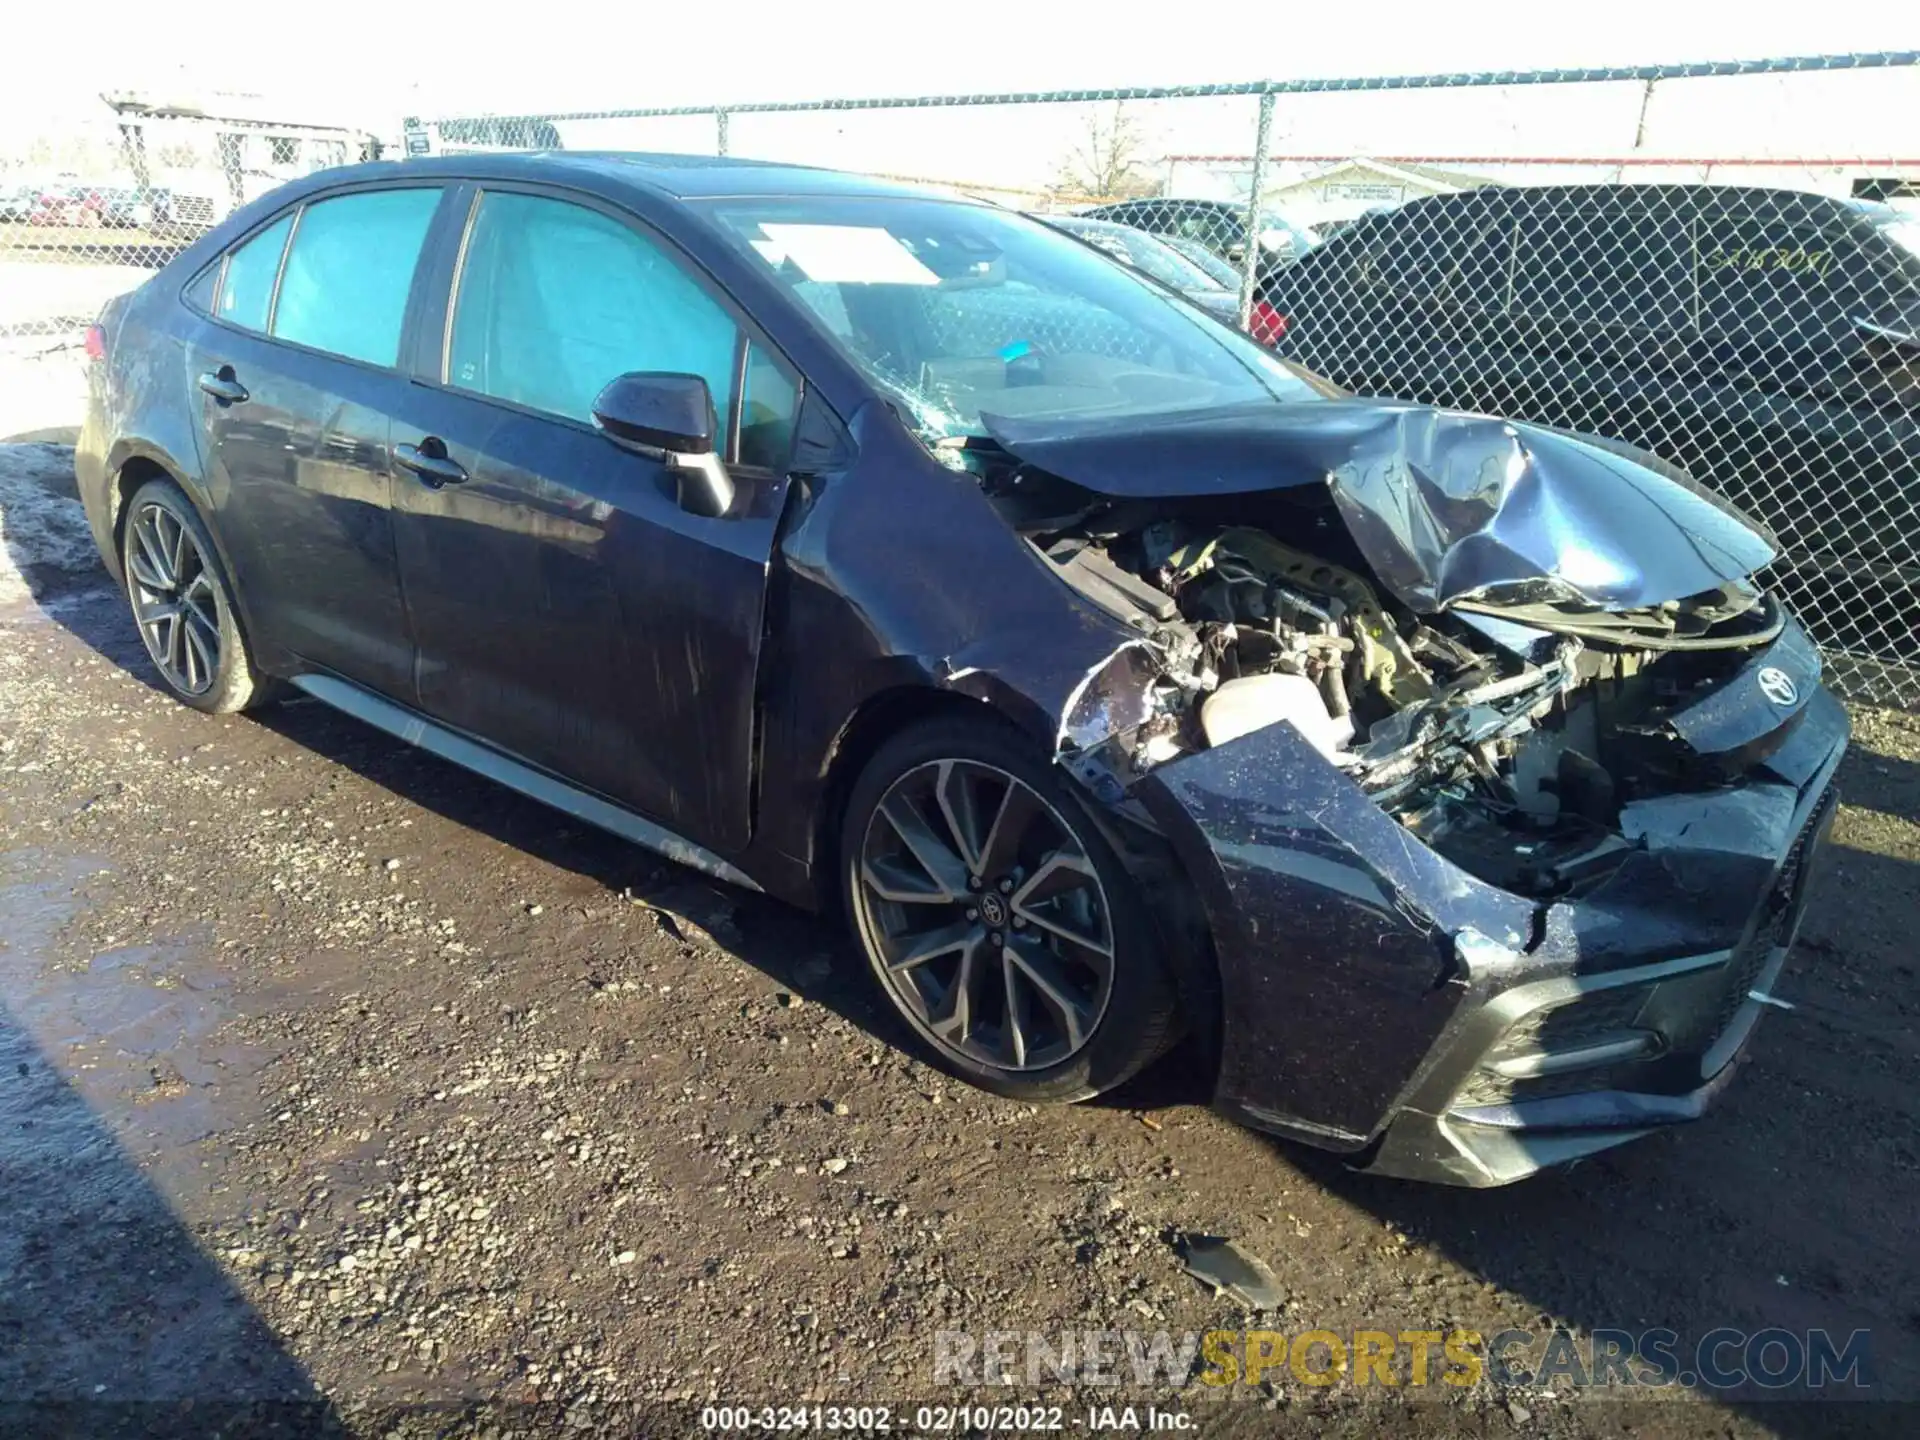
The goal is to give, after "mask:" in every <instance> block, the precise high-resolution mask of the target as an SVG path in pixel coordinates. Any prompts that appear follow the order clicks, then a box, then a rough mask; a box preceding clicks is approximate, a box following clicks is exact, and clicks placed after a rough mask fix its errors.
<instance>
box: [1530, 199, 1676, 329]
mask: <svg viewBox="0 0 1920 1440" xmlns="http://www.w3.org/2000/svg"><path fill="white" fill-rule="evenodd" d="M1693 236H1694V226H1693V223H1692V219H1691V217H1690V215H1689V214H1687V213H1686V212H1685V211H1684V209H1683V208H1681V207H1677V206H1675V205H1673V204H1671V203H1666V204H1661V203H1649V202H1648V201H1646V200H1645V199H1643V198H1642V197H1640V196H1636V195H1634V194H1632V193H1631V188H1630V187H1628V188H1627V189H1623V190H1621V191H1616V192H1598V193H1593V192H1587V193H1579V194H1576V195H1574V196H1573V197H1571V198H1570V199H1566V198H1565V197H1560V196H1546V197H1543V199H1542V201H1541V202H1538V203H1535V204H1533V205H1531V206H1529V207H1528V208H1527V209H1526V210H1525V211H1524V212H1523V213H1522V215H1521V217H1520V222H1519V227H1518V236H1517V238H1518V245H1519V254H1518V256H1517V257H1516V264H1515V267H1514V286H1513V299H1512V306H1511V308H1512V309H1513V311H1514V312H1515V313H1517V314H1519V315H1522V316H1526V317H1528V318H1530V319H1535V320H1541V321H1549V322H1555V323H1562V324H1571V325H1574V326H1577V327H1588V326H1593V327H1607V328H1626V329H1637V330H1663V331H1679V330H1684V329H1687V328H1688V327H1689V326H1690V325H1691V323H1692V317H1693V308H1694V288H1693V283H1694V282H1693V274H1694V259H1693V252H1694V239H1693Z"/></svg>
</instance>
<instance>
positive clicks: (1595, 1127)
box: [1140, 687, 1847, 1185]
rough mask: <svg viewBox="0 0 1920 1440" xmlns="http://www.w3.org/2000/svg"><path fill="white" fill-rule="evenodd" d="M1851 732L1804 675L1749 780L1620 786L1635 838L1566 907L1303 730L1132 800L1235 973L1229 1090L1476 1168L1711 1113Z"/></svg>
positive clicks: (1409, 1156) (1515, 1166)
mask: <svg viewBox="0 0 1920 1440" xmlns="http://www.w3.org/2000/svg"><path fill="white" fill-rule="evenodd" d="M1809 688H1811V687H1809ZM1803 693H1804V692H1803ZM1846 740H1847V720H1846V714H1845V712H1844V711H1843V710H1842V709H1841V708H1840V706H1839V704H1838V703H1837V702H1836V701H1834V699H1833V698H1832V697H1831V696H1830V695H1828V694H1827V693H1826V692H1825V691H1824V690H1817V689H1814V690H1813V691H1812V694H1811V697H1810V698H1809V699H1807V701H1806V703H1805V704H1804V707H1803V709H1802V711H1801V713H1800V715H1799V717H1798V720H1797V723H1795V724H1794V726H1793V728H1792V730H1791V731H1790V733H1789V734H1788V736H1787V738H1786V740H1785V741H1784V743H1782V744H1781V745H1780V746H1779V748H1778V749H1777V750H1775V751H1774V753H1773V754H1772V755H1771V756H1769V757H1768V758H1767V759H1766V760H1765V761H1764V762H1762V763H1761V764H1760V765H1759V766H1758V767H1756V768H1755V769H1754V770H1753V771H1752V772H1750V774H1749V775H1748V777H1747V779H1746V780H1745V781H1744V782H1743V783H1742V784H1740V785H1738V786H1735V787H1730V788H1727V789H1724V790H1720V791H1716V792H1713V793H1710V794H1705V795H1698V796H1692V797H1687V802H1686V804H1685V806H1684V807H1681V806H1676V805H1674V804H1673V803H1672V797H1670V798H1669V799H1666V800H1661V801H1657V802H1650V804H1649V806H1648V808H1647V812H1646V813H1645V814H1644V815H1634V814H1632V812H1633V811H1634V809H1635V807H1632V806H1629V807H1628V811H1629V816H1628V818H1629V819H1630V820H1632V821H1634V822H1635V823H1636V827H1637V830H1638V833H1639V838H1640V843H1641V848H1639V849H1637V850H1635V851H1634V852H1632V853H1631V854H1630V855H1629V856H1628V857H1627V858H1626V859H1625V860H1624V861H1623V862H1622V863H1621V865H1620V866H1619V868H1618V869H1617V870H1616V871H1614V872H1613V873H1612V874H1611V875H1610V876H1609V877H1608V878H1607V879H1606V880H1605V881H1604V882H1603V883H1602V884H1600V885H1599V886H1598V887H1597V888H1595V889H1593V890H1592V891H1590V892H1588V893H1586V894H1584V895H1582V896H1581V897H1580V898H1579V899H1577V900H1565V901H1558V902H1552V903H1542V902H1536V901H1532V900H1528V899H1524V898H1522V897H1520V896H1516V895H1511V894H1508V893H1507V892H1505V891H1503V890H1499V889H1497V888H1495V887H1493V886H1490V885H1487V884H1485V883H1484V882H1482V881H1480V880H1477V879H1475V878H1474V877H1473V876H1471V875H1469V874H1467V873H1466V872H1465V871H1463V870H1461V869H1459V868H1458V867H1456V866H1454V865H1453V864H1451V863H1450V862H1448V861H1446V860H1444V859H1442V858H1441V857H1440V856H1439V855H1437V854H1435V853H1434V852H1433V851H1431V850H1429V849H1428V848H1427V847H1426V846H1424V845H1422V844H1421V843H1420V842H1419V841H1418V840H1417V839H1416V838H1415V837H1414V836H1412V835H1411V834H1409V833H1408V832H1407V831H1406V830H1405V829H1404V828H1403V827H1402V826H1401V825H1400V824H1399V823H1398V822H1397V821H1395V820H1394V819H1393V818H1392V817H1391V816H1390V815H1388V814H1386V813H1385V812H1384V811H1382V810H1381V809H1379V808H1378V807H1377V806H1376V805H1375V804H1374V803H1373V802H1372V801H1371V800H1370V799H1368V797H1367V796H1366V795H1365V794H1364V793H1362V792H1361V790H1360V789H1359V788H1358V787H1357V786H1355V785H1354V784H1353V783H1352V782H1351V781H1349V780H1348V779H1347V778H1346V777H1345V776H1344V775H1342V774H1340V773H1339V772H1338V771H1336V770H1334V769H1333V768H1332V767H1331V766H1329V765H1328V764H1327V763H1326V762H1325V761H1324V760H1323V759H1322V758H1321V757H1320V756H1319V754H1318V753H1317V752H1315V751H1314V750H1313V748H1312V747H1311V746H1309V745H1308V744H1307V743H1306V742H1305V741H1304V740H1302V739H1301V738H1300V737H1299V736H1298V735H1297V734H1296V733H1295V732H1294V731H1293V730H1291V729H1290V728H1289V727H1287V726H1284V725H1275V726H1269V727H1268V728H1266V729H1264V730H1260V731H1257V732H1255V733H1254V734H1252V735H1249V736H1246V737H1244V738H1243V739H1241V740H1237V741H1235V742H1233V743H1231V744H1229V745H1224V746H1220V747H1218V748H1216V749H1212V750H1208V751H1204V752H1202V753H1200V754H1197V755H1192V756H1188V757H1185V758H1183V759H1181V760H1178V761H1175V762H1173V763H1171V764H1168V765H1164V766H1162V767H1160V768H1159V769H1157V770H1155V771H1154V772H1152V773H1151V774H1150V775H1149V776H1147V777H1146V780H1145V782H1144V784H1143V785H1142V787H1141V790H1140V795H1141V798H1142V799H1143V800H1144V801H1145V803H1146V804H1147V806H1148V808H1149V810H1150V811H1151V812H1152V813H1153V815H1154V817H1155V819H1156V821H1157V822H1158V823H1159V825H1160V827H1161V828H1162V830H1163V831H1164V832H1165V833H1166V835H1167V836H1168V838H1169V840H1170V841H1171V843H1172V844H1173V846H1174V848H1175V850H1176V852H1177V853H1178V854H1179V855H1180V858H1181V859H1182V861H1183V863H1184V864H1185V866H1186V869H1187V872H1188V874H1189V875H1190V876H1192V877H1193V879H1194V882H1195V885H1196V887H1197V889H1198V891H1199V896H1200V901H1201V904H1202V906H1203V908H1204V910H1205V912H1206V917H1207V921H1208V924H1209V927H1210V929H1211V931H1212V936H1213V942H1214V950H1215V954H1216V958H1217V960H1218V964H1219V970H1220V999H1221V1006H1220V1008H1221V1014H1222V1023H1221V1042H1220V1043H1221V1055H1220V1071H1219V1081H1218V1087H1217V1090H1216V1097H1215V1098H1216V1104H1217V1105H1218V1106H1219V1108H1221V1109H1222V1110H1224V1111H1226V1112H1227V1113H1229V1114H1231V1115H1233V1116H1234V1117H1236V1118H1238V1119H1240V1120H1242V1121H1244V1122H1245V1123H1248V1124H1250V1125H1253V1126H1255V1127H1258V1128H1260V1129H1265V1130H1270V1131H1273V1132H1275V1133H1278V1134H1283V1135H1289V1136H1293V1137H1295V1138H1299V1139H1303V1140H1307V1141H1309V1142H1311V1143H1314V1144H1317V1145H1321V1146H1324V1147H1327V1148H1331V1149H1336V1150H1341V1151H1346V1152H1348V1153H1350V1154H1351V1155H1352V1156H1353V1158H1354V1161H1355V1163H1356V1164H1359V1165H1362V1166H1364V1167H1365V1168H1368V1169H1372V1170H1375V1171H1378V1172H1381V1173H1385V1174H1391V1175H1399V1176H1406V1177H1410V1178H1418V1179H1425V1180H1439V1181H1446V1182H1450V1183H1453V1184H1463V1185H1498V1184H1503V1183H1506V1182H1507V1181H1510V1180H1517V1179H1519V1178H1521V1177H1523V1176H1525V1175H1529V1174H1531V1173H1533V1172H1534V1171H1536V1170H1538V1169H1540V1168H1541V1167H1543V1166H1546V1165H1552V1164H1557V1163H1562V1162H1565V1161H1568V1160H1573V1159H1577V1158H1579V1157H1580V1156H1583V1155H1588V1154H1592V1153H1593V1152H1595V1151H1598V1150H1602V1149H1605V1148H1607V1147H1609V1146H1612V1145H1617V1144H1620V1143H1622V1142H1623V1141H1626V1140H1631V1139H1634V1138H1636V1137H1638V1136H1641V1135H1644V1134H1646V1133H1648V1132H1649V1131H1650V1130H1653V1129H1655V1128H1657V1127H1659V1126H1662V1125H1668V1124H1672V1123H1675V1122H1677V1121H1681V1120H1690V1119H1693V1118H1695V1117H1697V1116H1698V1115H1699V1114H1700V1113H1701V1112H1702V1111H1703V1110H1704V1109H1705V1108H1706V1106H1707V1105H1708V1104H1709V1103H1710V1102H1711V1101H1712V1100H1713V1098H1714V1097H1715V1095H1717V1094H1718V1092H1719V1091H1720V1090H1721V1089H1722V1088H1723V1087H1724V1086H1725V1084H1726V1082H1727V1081H1728V1079H1729V1078H1730V1076H1731V1074H1732V1072H1733V1069H1734V1068H1735V1067H1734V1061H1735V1058H1736V1057H1737V1055H1738V1053H1739V1051H1740V1048H1741V1046H1742V1045H1743V1044H1744V1042H1745V1040H1746V1038H1747V1036H1748V1035H1749V1034H1750V1033H1751V1031H1752V1028H1753V1025H1754V1022H1755V1021H1756V1019H1757V1018H1758V1016H1759V1015H1760V1013H1761V1012H1762V1011H1763V1009H1764V1008H1765V1007H1766V999H1765V997H1766V996H1767V993H1768V988H1769V987H1770V986H1771V985H1772V984H1773V981H1774V978H1775V976H1777V974H1778V973H1779V971H1780V969H1781V967H1782V965H1783V964H1784V963H1785V960H1786V955H1787V950H1788V947H1789V946H1790V945H1791V943H1792V940H1793V936H1794V932H1795V930H1796V928H1797V926H1798V923H1799V917H1800V912H1801V908H1802V906H1803V905H1804V902H1805V897H1806V884H1805V881H1806V877H1807V874H1808V871H1809V869H1810V867H1811V862H1812V860H1813V857H1814V853H1815V852H1816V851H1817V849H1818V848H1819V845H1820V843H1821V842H1822V840H1823V839H1824V838H1825V833H1826V829H1827V826H1828V825H1829V824H1830V822H1831V819H1832V815H1833V809H1834V804H1835V796H1834V794H1833V791H1832V778H1833V772H1834V770H1835V769H1836V767H1837V766H1838V765H1839V762H1840V758H1841V755H1842V754H1843V753H1844V751H1845V748H1846Z"/></svg>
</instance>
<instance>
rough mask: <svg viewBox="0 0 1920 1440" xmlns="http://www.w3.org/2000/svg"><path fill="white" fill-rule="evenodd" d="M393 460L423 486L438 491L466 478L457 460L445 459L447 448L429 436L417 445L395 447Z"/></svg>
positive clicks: (464, 471)
mask: <svg viewBox="0 0 1920 1440" xmlns="http://www.w3.org/2000/svg"><path fill="white" fill-rule="evenodd" d="M393 458H394V459H395V461H397V462H398V463H399V465H400V468H401V469H403V470H411V471H412V472H413V473H414V474H415V475H417V476H419V477H420V480H421V482H422V483H423V484H425V485H427V486H428V487H429V488H431V489H434V490H438V489H439V488H440V487H441V486H442V485H458V484H459V483H460V482H461V481H462V480H465V479H466V478H467V472H466V470H465V469H464V468H463V467H462V466H461V464H460V462H459V461H457V460H452V459H449V458H448V457H447V447H446V446H445V445H444V444H442V443H441V442H440V441H439V440H438V439H436V438H435V437H433V436H431V435H429V436H428V437H427V438H426V439H424V440H422V441H421V442H420V443H419V444H418V445H396V446H394V447H393Z"/></svg>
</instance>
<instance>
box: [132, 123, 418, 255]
mask: <svg viewBox="0 0 1920 1440" xmlns="http://www.w3.org/2000/svg"><path fill="white" fill-rule="evenodd" d="M100 98H101V100H102V102H103V103H104V104H105V105H106V107H107V109H108V110H110V111H111V112H112V113H113V115H114V117H115V120H116V123H117V127H118V131H119V136H120V142H121V145H120V150H121V165H122V168H123V169H124V170H125V171H126V173H127V174H128V176H129V178H130V179H131V180H132V182H133V184H134V185H136V186H137V187H139V188H140V189H142V190H147V189H152V190H155V191H160V192H164V193H165V194H166V195H167V197H168V204H169V206H170V210H171V214H170V217H169V218H171V219H172V220H174V221H175V222H176V223H179V224H182V225H187V226H208V225H212V224H214V223H216V222H217V221H219V220H220V219H222V218H224V217H225V216H226V215H228V214H229V213H231V212H232V211H233V210H235V209H237V208H238V207H239V206H241V205H244V204H245V203H246V202H247V201H249V200H253V199H256V198H257V197H259V196H261V195H264V194H266V193H267V191H269V190H271V189H273V188H274V187H275V186H277V185H282V184H285V183H286V182H287V181H289V180H297V179H299V178H300V177H301V176H303V175H311V174H312V173H313V172H314V171H316V170H327V169H331V168H333V167H334V166H337V165H345V164H348V163H350V162H353V161H357V160H362V159H368V158H372V157H373V156H376V155H378V154H379V153H380V150H381V145H380V142H379V141H378V140H377V139H376V138H375V137H374V136H373V135H371V134H369V133H368V132H366V131H364V130H356V129H353V128H351V127H349V126H346V125H337V124H321V123H316V122H315V121H314V119H313V118H312V117H307V118H305V119H302V120H297V121H296V120H293V119H291V118H287V117H286V116H285V115H284V113H279V114H276V110H275V107H273V106H271V105H268V104H265V103H263V102H261V101H259V100H258V98H257V97H251V96H245V95H223V94H199V95H185V96H183V95H173V94H168V95H159V94H153V93H147V92H139V91H114V92H110V93H108V94H105V95H102V96H101V97H100Z"/></svg>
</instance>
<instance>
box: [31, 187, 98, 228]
mask: <svg viewBox="0 0 1920 1440" xmlns="http://www.w3.org/2000/svg"><path fill="white" fill-rule="evenodd" d="M104 211H105V206H104V204H103V203H102V201H101V198H100V196H99V194H98V192H96V191H95V190H93V189H92V188H90V187H88V186H85V185H72V184H59V185H43V186H40V187H39V188H38V189H37V191H36V192H35V194H34V197H33V201H32V205H31V207H30V208H29V210H28V212H27V217H26V223H27V224H29V225H63V226H74V227H77V228H81V229H94V228H96V227H98V226H101V225H104V224H105V223H106V219H105V214H104Z"/></svg>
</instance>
